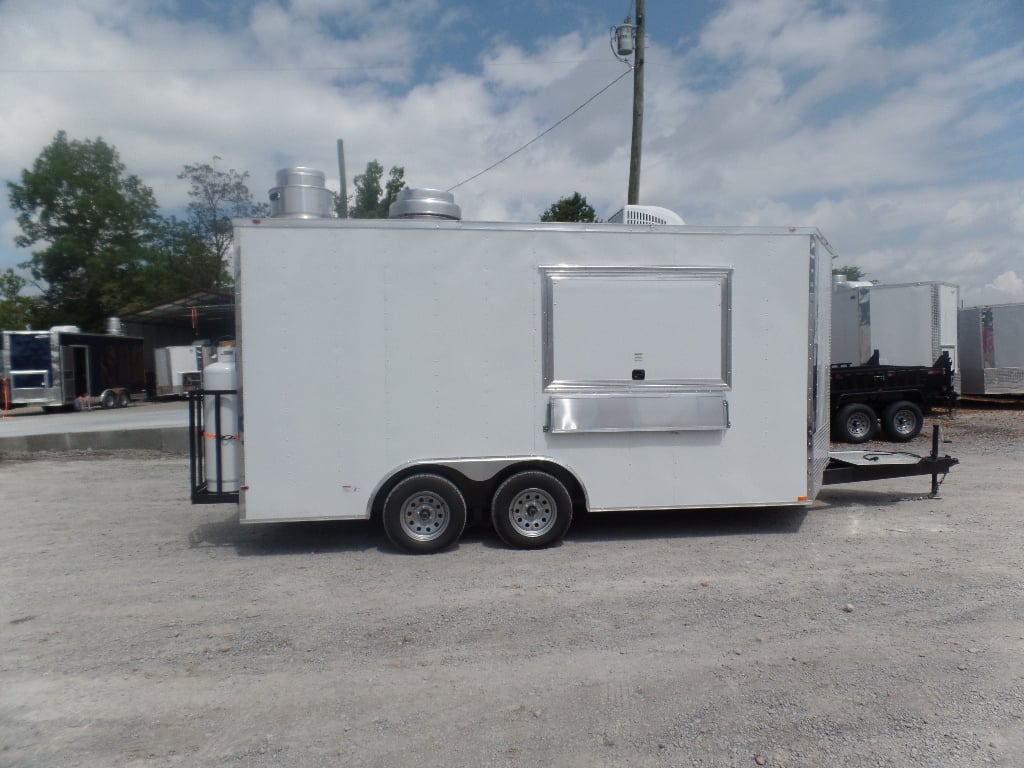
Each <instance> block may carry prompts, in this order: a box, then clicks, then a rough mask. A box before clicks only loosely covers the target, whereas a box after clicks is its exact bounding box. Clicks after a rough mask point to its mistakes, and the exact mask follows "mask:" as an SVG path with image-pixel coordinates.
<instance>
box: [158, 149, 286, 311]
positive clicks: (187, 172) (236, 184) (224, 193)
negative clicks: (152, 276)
mask: <svg viewBox="0 0 1024 768" xmlns="http://www.w3.org/2000/svg"><path fill="white" fill-rule="evenodd" d="M219 159H220V158H217V157H214V161H216V160H219ZM178 178H179V179H183V180H186V181H188V183H189V192H188V196H189V199H190V201H191V202H189V204H188V219H187V220H186V221H179V220H177V219H175V218H171V219H169V220H168V221H166V222H164V225H163V227H162V228H161V232H160V234H161V238H162V241H161V244H162V246H163V250H164V253H163V254H161V258H160V259H158V261H159V262H161V263H158V264H156V265H155V266H156V267H157V268H158V271H159V272H160V277H161V279H163V280H167V279H172V280H174V279H175V277H176V276H177V282H178V283H180V288H181V290H179V291H177V293H181V292H184V291H188V290H192V289H194V288H223V287H226V286H227V285H230V283H231V278H230V276H229V275H228V271H227V270H228V259H227V257H228V252H229V250H230V248H231V238H232V227H231V219H232V218H249V217H256V218H262V217H265V216H269V215H270V206H269V205H268V204H267V203H257V202H255V201H254V200H253V197H252V193H251V192H250V191H249V187H248V186H247V184H246V180H247V179H248V178H249V173H248V171H246V172H244V173H239V172H238V171H236V170H235V169H234V168H232V169H230V170H227V171H221V170H219V169H217V168H215V167H214V166H213V165H211V164H210V163H195V164H191V165H186V166H185V167H184V169H183V170H182V172H181V173H179V174H178ZM168 287H170V286H168ZM165 295H171V294H169V293H167V292H166V291H165Z"/></svg>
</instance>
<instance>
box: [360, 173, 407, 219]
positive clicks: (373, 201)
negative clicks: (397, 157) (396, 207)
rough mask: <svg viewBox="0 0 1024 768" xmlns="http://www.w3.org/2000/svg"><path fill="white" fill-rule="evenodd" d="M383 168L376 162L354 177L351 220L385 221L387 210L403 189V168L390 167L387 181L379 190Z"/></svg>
mask: <svg viewBox="0 0 1024 768" xmlns="http://www.w3.org/2000/svg"><path fill="white" fill-rule="evenodd" d="M383 178H384V166H383V165H381V164H380V163H379V162H377V161H376V160H371V161H370V162H368V163H367V164H366V171H365V172H364V173H361V174H359V175H358V176H356V177H355V179H354V181H355V188H356V194H355V201H354V204H353V205H352V207H351V208H350V209H349V212H348V215H349V218H352V219H386V218H387V217H388V209H389V208H390V207H391V204H392V203H393V202H395V200H396V199H397V198H398V193H399V192H401V191H402V189H404V188H405V168H404V167H402V166H395V165H393V166H391V170H390V171H389V172H388V180H387V182H386V184H385V186H384V188H383V190H382V189H381V179H383Z"/></svg>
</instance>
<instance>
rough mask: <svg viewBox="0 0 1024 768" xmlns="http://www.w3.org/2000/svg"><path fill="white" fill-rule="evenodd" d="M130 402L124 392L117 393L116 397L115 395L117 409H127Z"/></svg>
mask: <svg viewBox="0 0 1024 768" xmlns="http://www.w3.org/2000/svg"><path fill="white" fill-rule="evenodd" d="M130 402H131V398H130V397H129V396H128V393H127V392H125V391H124V390H121V392H119V393H118V395H117V407H118V408H127V407H128V403H130Z"/></svg>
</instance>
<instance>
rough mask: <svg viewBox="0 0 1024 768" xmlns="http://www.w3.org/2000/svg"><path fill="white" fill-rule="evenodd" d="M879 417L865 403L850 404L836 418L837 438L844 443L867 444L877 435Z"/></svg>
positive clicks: (840, 410) (841, 409)
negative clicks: (876, 425) (876, 423)
mask: <svg viewBox="0 0 1024 768" xmlns="http://www.w3.org/2000/svg"><path fill="white" fill-rule="evenodd" d="M877 419H878V417H877V416H876V415H875V412H874V411H873V410H871V408H870V407H869V406H867V405H864V404H863V403H850V404H849V405H844V406H843V407H842V408H840V409H839V414H838V415H837V416H836V423H835V427H836V437H837V438H838V439H839V440H841V441H842V442H844V443H866V442H867V441H868V440H870V439H871V437H872V435H874V433H875V422H876V421H877Z"/></svg>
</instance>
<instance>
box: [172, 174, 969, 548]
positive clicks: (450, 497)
mask: <svg viewBox="0 0 1024 768" xmlns="http://www.w3.org/2000/svg"><path fill="white" fill-rule="evenodd" d="M417 194H418V193H417V192H412V191H409V197H410V198H411V199H406V200H401V199H400V201H399V202H398V203H396V204H395V206H393V210H392V215H393V216H394V208H395V207H396V206H397V207H398V208H399V209H400V211H401V210H402V209H403V206H405V205H406V204H407V203H408V207H409V208H410V209H411V210H412V211H413V212H414V213H415V212H416V211H421V212H425V213H424V215H426V216H429V217H430V218H415V217H414V218H412V219H410V220H395V219H391V220H331V219H309V218H306V217H302V216H295V217H290V216H284V217H281V218H271V219H266V220H239V221H236V222H235V243H236V248H237V251H236V254H235V264H236V270H237V275H236V286H237V298H236V312H237V334H238V347H237V351H236V360H237V367H238V397H237V401H236V399H235V396H234V394H231V393H233V391H234V390H233V388H231V387H229V386H227V384H228V383H230V380H229V379H228V378H225V376H224V371H220V370H218V372H217V381H218V384H217V385H216V386H217V388H218V389H217V391H216V392H212V391H207V392H206V393H204V394H202V395H200V396H199V397H197V398H193V407H192V408H191V409H190V412H191V417H190V420H191V422H192V425H193V430H192V432H193V462H192V477H193V501H195V502H205V501H217V500H224V499H225V498H226V499H231V498H232V497H234V496H236V494H235V493H234V489H235V488H236V487H237V488H238V492H237V500H238V501H239V503H240V507H241V520H242V521H243V522H246V523H256V522H279V521H292V520H294V521H299V520H308V521H315V520H356V519H367V518H370V517H372V516H374V517H375V516H379V517H381V518H382V521H383V524H384V528H385V530H386V531H387V533H388V536H389V537H390V538H391V540H392V541H393V542H394V543H395V544H396V545H397V546H398V547H400V548H402V549H405V550H407V551H413V552H430V551H435V550H438V549H441V548H443V547H446V546H448V545H449V544H451V543H453V542H454V541H455V540H457V539H458V538H459V536H460V535H461V532H462V530H463V527H464V526H465V524H466V521H467V518H468V519H471V520H479V519H487V518H489V519H490V520H491V522H492V523H493V525H494V528H495V530H496V531H497V532H498V534H499V535H500V536H501V538H502V539H503V540H505V541H506V542H507V543H509V544H511V545H514V546H521V547H538V546H543V545H546V544H549V543H551V542H553V541H556V540H558V539H559V538H560V537H561V536H562V535H563V534H564V533H565V531H566V529H567V527H568V525H569V522H570V519H571V516H572V513H573V511H574V510H576V511H584V510H585V511H610V510H652V509H680V508H710V507H761V506H780V505H781V506H788V505H808V504H810V503H811V502H812V501H813V499H814V498H815V496H816V494H817V493H818V491H819V489H820V487H821V485H822V483H823V481H824V476H825V473H826V465H828V464H829V461H830V457H829V352H828V344H829V311H830V295H831V275H830V270H829V267H830V264H831V257H832V254H831V252H830V250H829V246H828V244H827V242H826V241H825V239H824V238H823V237H822V236H821V234H820V233H819V232H818V231H817V230H814V229H799V228H778V229H765V228H757V229H737V228H707V227H694V226H672V225H653V226H652V225H630V224H611V223H606V224H514V223H475V222H463V221H460V220H451V219H449V218H448V217H447V216H446V213H445V212H446V210H447V208H448V207H451V208H457V207H456V206H454V204H453V203H447V204H446V203H443V202H442V204H441V205H439V206H434V207H432V206H431V205H430V204H428V203H427V202H424V201H423V200H419V201H417V199H416V195H417ZM442 194H444V193H442ZM448 197H449V198H450V196H448ZM420 203H422V205H420ZM437 211H440V213H438V212H437ZM203 397H205V398H206V406H205V407H199V408H197V407H196V400H198V399H199V398H203ZM211 397H214V398H218V399H220V398H226V399H227V401H228V404H227V405H226V406H225V405H224V403H223V402H222V403H221V405H219V406H218V405H217V404H216V403H214V402H212V401H210V399H209V398H211ZM236 403H237V405H238V406H240V408H241V411H242V413H241V418H240V420H239V421H238V422H236V421H235V416H234V412H233V409H234V408H235V407H236ZM204 418H205V422H203V419H204ZM214 421H216V422H217V423H216V424H214ZM201 422H203V423H201ZM239 443H240V444H241V447H242V450H241V451H238V450H237V448H238V444H239ZM204 446H205V448H206V452H205V453H204V450H203V448H204ZM213 453H215V454H216V455H217V456H219V457H220V458H215V457H214V455H212V454H213ZM222 454H223V455H222ZM224 457H227V459H225V458H224ZM235 457H239V465H238V466H231V467H227V466H222V462H224V461H230V462H233V461H234V459H235ZM849 457H850V458H849V461H848V462H847V463H844V467H846V469H847V470H848V472H847V479H850V478H851V477H852V476H853V475H856V474H857V469H856V465H857V464H858V460H857V459H855V458H852V454H851V455H849ZM951 461H952V462H953V463H955V460H951ZM861 463H864V462H861ZM948 466H949V462H947V463H946V464H945V465H944V467H945V469H948ZM870 469H871V470H873V471H878V470H880V469H881V468H880V467H879V466H878V464H877V463H876V464H875V465H873V466H872V467H870ZM236 471H237V472H239V474H236ZM928 471H929V472H931V473H933V475H934V471H944V469H938V470H935V465H932V466H931V467H929V468H928ZM925 473H926V472H925V470H923V469H922V468H921V467H920V466H918V467H917V470H916V471H908V470H907V469H905V468H900V469H899V470H898V474H900V475H907V474H925ZM236 477H240V479H239V480H237V481H236V480H235V478H236ZM852 479H865V478H863V477H854V478H852ZM844 481H846V480H844ZM236 482H237V483H238V485H237V486H236V485H235V483H236ZM933 484H934V476H933Z"/></svg>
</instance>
